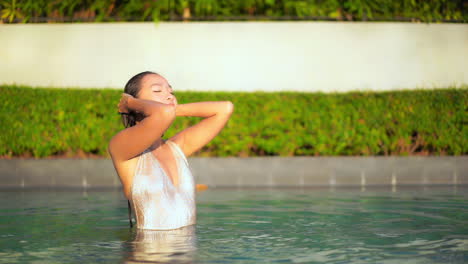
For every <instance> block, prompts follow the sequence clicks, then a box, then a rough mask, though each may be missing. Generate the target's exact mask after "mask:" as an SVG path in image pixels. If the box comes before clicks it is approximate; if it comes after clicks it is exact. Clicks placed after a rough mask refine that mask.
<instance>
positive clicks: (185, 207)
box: [108, 72, 234, 230]
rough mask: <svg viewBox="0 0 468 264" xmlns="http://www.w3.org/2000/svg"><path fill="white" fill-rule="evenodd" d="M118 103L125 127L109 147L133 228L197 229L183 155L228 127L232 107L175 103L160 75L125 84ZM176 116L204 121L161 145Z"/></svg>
mask: <svg viewBox="0 0 468 264" xmlns="http://www.w3.org/2000/svg"><path fill="white" fill-rule="evenodd" d="M124 92H125V93H123V94H122V98H121V100H120V102H119V104H118V108H119V112H120V113H122V114H123V115H122V118H123V123H124V126H125V127H126V128H125V129H124V130H122V131H120V132H119V133H117V134H116V135H115V136H114V137H113V138H112V139H111V141H110V143H109V147H108V150H109V153H110V155H111V158H112V162H113V164H114V167H115V169H116V171H117V174H118V175H119V177H120V180H121V182H122V185H123V191H124V194H125V196H126V197H127V199H128V200H129V209H130V204H131V207H132V208H133V209H134V211H135V215H136V221H137V228H140V229H155V230H168V229H177V228H180V227H183V226H188V225H193V224H195V218H196V208H195V184H194V180H193V176H192V174H191V172H190V169H189V167H188V163H187V159H186V157H187V156H190V155H191V154H192V153H194V152H196V151H197V150H199V149H200V148H202V147H203V146H205V145H206V144H207V143H208V142H210V140H212V139H213V138H214V137H215V136H216V135H217V134H218V133H219V132H220V131H221V129H222V128H223V127H224V126H225V125H226V122H227V121H228V120H229V117H230V116H231V113H232V111H233V108H234V107H233V104H232V103H231V102H229V101H222V102H197V103H189V104H181V105H179V104H177V99H176V97H175V96H174V92H173V90H172V87H171V85H170V84H169V83H168V81H167V80H166V79H165V78H164V77H162V76H161V75H159V74H157V73H154V72H142V73H139V74H137V75H135V76H133V77H132V78H131V79H130V80H129V81H128V82H127V84H126V85H125V91H124ZM176 116H197V117H203V118H204V119H203V120H201V121H200V122H199V123H197V124H195V125H194V126H191V127H188V128H186V129H184V130H182V131H181V132H179V133H177V134H176V135H174V136H173V137H171V138H170V139H168V140H163V139H162V136H163V134H164V132H165V131H166V130H167V129H168V128H169V127H170V125H171V124H172V122H173V121H174V119H175V117H176Z"/></svg>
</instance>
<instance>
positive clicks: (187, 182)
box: [131, 140, 196, 230]
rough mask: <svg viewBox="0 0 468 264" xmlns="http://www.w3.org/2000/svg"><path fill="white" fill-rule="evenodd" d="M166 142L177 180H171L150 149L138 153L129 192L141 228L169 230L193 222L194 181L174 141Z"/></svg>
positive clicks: (194, 215)
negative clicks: (139, 154)
mask: <svg viewBox="0 0 468 264" xmlns="http://www.w3.org/2000/svg"><path fill="white" fill-rule="evenodd" d="M166 144H168V145H169V147H170V149H171V151H172V154H173V155H174V158H175V160H176V165H177V171H178V173H177V175H178V176H179V178H178V180H179V183H178V184H177V185H176V186H175V185H174V184H173V183H172V181H171V179H170V178H169V176H168V175H167V174H166V173H165V172H164V170H163V169H162V167H161V165H160V164H159V161H158V160H157V159H156V157H155V156H154V154H153V153H152V152H151V151H150V150H149V149H147V150H145V151H144V152H143V153H142V154H141V156H140V157H139V159H138V161H137V166H136V169H135V175H134V178H133V185H132V193H131V203H132V207H133V210H134V212H135V216H136V222H137V224H136V226H137V228H140V229H156V230H168V229H177V228H180V227H183V226H188V225H193V224H195V220H196V206H195V182H194V179H193V176H192V173H191V172H190V168H189V166H188V162H187V158H186V157H185V155H184V153H183V152H182V150H181V149H180V148H179V146H178V145H177V144H176V143H174V142H172V141H170V140H167V141H166Z"/></svg>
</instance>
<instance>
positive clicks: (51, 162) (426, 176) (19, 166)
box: [0, 156, 468, 188]
mask: <svg viewBox="0 0 468 264" xmlns="http://www.w3.org/2000/svg"><path fill="white" fill-rule="evenodd" d="M189 163H190V167H191V169H192V172H193V174H194V176H195V180H196V182H197V183H203V184H206V185H208V186H210V187H308V186H310V187H312V186H361V187H365V186H375V185H390V186H399V185H438V184H449V185H462V184H468V156H455V157H257V158H189ZM0 179H1V181H0V188H31V187H46V188H61V187H73V188H77V187H78V188H109V187H114V188H117V187H120V185H121V184H120V181H119V179H118V176H117V174H116V172H115V170H114V167H113V165H112V161H111V160H109V159H83V160H80V159H38V160H36V159H10V160H8V159H2V160H0Z"/></svg>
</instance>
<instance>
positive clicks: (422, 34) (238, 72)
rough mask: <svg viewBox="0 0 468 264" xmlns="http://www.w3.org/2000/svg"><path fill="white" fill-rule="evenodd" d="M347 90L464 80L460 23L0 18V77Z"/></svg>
mask: <svg viewBox="0 0 468 264" xmlns="http://www.w3.org/2000/svg"><path fill="white" fill-rule="evenodd" d="M145 70H152V71H156V72H159V73H161V74H162V75H163V76H165V77H166V78H167V79H168V80H169V82H170V83H171V84H172V86H173V87H174V88H175V89H176V90H210V91H211V90H229V91H255V90H263V91H278V90H300V91H326V92H329V91H349V90H369V89H370V90H388V89H401V88H418V87H424V88H432V87H444V86H445V87H446V86H449V85H456V86H457V85H461V84H468V24H412V23H385V22H377V23H362V22H345V23H342V22H191V23H184V22H167V23H160V24H158V25H155V24H153V23H151V22H149V23H89V24H88V23H78V24H12V25H9V24H3V25H1V24H0V83H1V84H5V83H6V84H11V83H17V84H26V85H32V86H54V87H82V88H88V87H89V88H96V87H111V88H119V89H122V88H123V86H124V85H125V83H126V81H127V80H128V79H129V78H130V77H131V76H133V75H134V74H136V73H138V72H141V71H145Z"/></svg>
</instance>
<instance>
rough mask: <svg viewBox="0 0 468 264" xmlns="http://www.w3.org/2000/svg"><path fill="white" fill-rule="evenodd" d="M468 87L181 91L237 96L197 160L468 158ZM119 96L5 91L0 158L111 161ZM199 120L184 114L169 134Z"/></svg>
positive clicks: (186, 96)
mask: <svg viewBox="0 0 468 264" xmlns="http://www.w3.org/2000/svg"><path fill="white" fill-rule="evenodd" d="M467 88H468V86H464V87H462V88H448V89H434V90H413V91H392V92H350V93H331V94H325V93H300V92H275V93H266V92H255V93H240V92H182V91H178V92H177V97H178V100H179V102H180V103H188V102H194V101H211V100H213V101H214V100H231V101H232V102H233V103H234V104H235V111H234V114H233V116H232V118H231V120H230V121H229V123H228V125H227V126H226V127H225V129H224V130H223V131H222V132H221V134H220V135H219V136H217V137H216V138H215V139H214V140H213V141H212V142H210V143H209V144H208V145H207V146H206V147H205V148H204V149H203V150H202V151H200V152H199V153H197V154H196V155H198V156H241V157H245V156H263V155H281V156H297V155H415V154H418V155H466V154H468V131H467V126H466V123H467V115H466V112H467V106H468V89H467ZM120 93H121V91H120V90H111V89H99V90H97V89H50V88H29V87H17V86H6V85H4V86H0V100H1V102H2V110H1V111H0V120H1V126H0V156H3V157H14V156H28V155H31V156H34V157H38V158H39V157H47V156H50V155H62V154H64V153H68V154H70V155H76V154H77V153H82V152H84V153H85V154H94V155H98V156H107V155H108V154H107V149H106V148H107V144H108V142H109V140H110V138H111V137H112V136H113V135H114V134H115V133H117V132H118V131H119V130H121V129H123V126H122V124H121V121H120V116H119V115H118V114H117V109H116V104H117V102H118V100H119V97H120ZM197 120H199V118H195V117H190V118H187V117H185V118H184V117H178V118H177V119H176V121H175V123H174V125H173V127H171V128H170V129H169V131H168V132H167V133H166V135H167V136H171V135H173V134H174V133H175V132H177V131H179V130H180V129H183V128H185V127H187V126H189V125H191V124H193V123H195V122H197Z"/></svg>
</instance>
